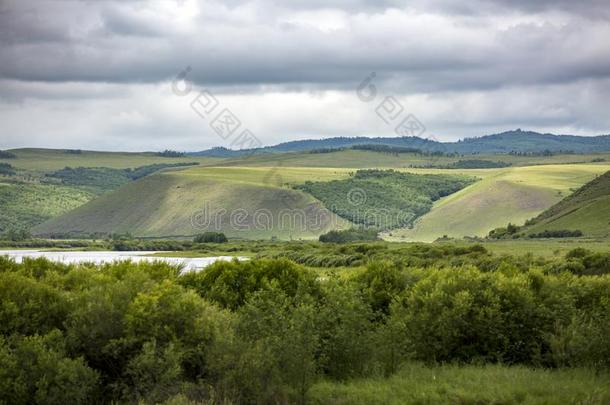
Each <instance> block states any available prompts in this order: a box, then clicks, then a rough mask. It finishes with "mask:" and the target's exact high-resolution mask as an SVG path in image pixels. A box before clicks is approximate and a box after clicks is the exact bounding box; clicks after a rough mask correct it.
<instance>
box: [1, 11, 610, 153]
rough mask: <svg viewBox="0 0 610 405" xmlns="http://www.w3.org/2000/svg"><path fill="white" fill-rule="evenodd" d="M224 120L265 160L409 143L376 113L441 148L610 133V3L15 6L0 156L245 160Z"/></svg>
mask: <svg viewBox="0 0 610 405" xmlns="http://www.w3.org/2000/svg"><path fill="white" fill-rule="evenodd" d="M187 67H189V70H188V72H187V74H186V75H185V77H186V80H185V81H176V80H177V79H176V78H177V76H178V75H179V74H180V72H184V71H185V69H186V68H187ZM373 72H374V77H373V78H372V81H371V82H370V83H368V82H367V83H364V84H363V81H364V80H365V79H366V78H367V77H371V76H370V75H371V73H373ZM172 84H173V85H174V87H175V88H176V89H177V90H176V91H174V90H173V88H174V87H172ZM359 86H360V88H361V90H360V91H357V90H358V88H359ZM370 86H372V88H374V92H373V93H371V87H370ZM189 90H190V91H189ZM202 91H203V92H204V93H203V94H204V95H205V97H204V99H205V100H208V101H209V103H208V104H205V105H204V103H201V100H202V99H201V97H200V98H199V99H197V100H199V102H200V103H199V104H198V105H199V107H200V109H199V112H200V114H198V113H197V112H195V111H194V110H193V108H192V107H191V102H192V101H193V100H194V99H195V98H196V97H198V95H200V94H201V93H200V92H202ZM367 92H368V93H367ZM210 94H211V95H212V97H213V98H210V97H209V96H208V95H210ZM386 97H394V99H393V100H396V101H397V102H398V103H400V106H401V107H398V106H397V105H396V104H393V105H392V106H393V107H392V108H394V110H393V111H390V110H392V108H390V104H387V99H386ZM384 100H386V104H382V107H381V110H380V109H379V108H378V106H379V105H380V103H383V102H384ZM196 105H197V104H196ZM202 106H205V107H206V108H209V109H212V107H215V109H212V111H211V112H210V113H209V114H208V113H207V111H206V112H205V113H204V114H201V112H202V108H203V107H202ZM225 108H226V109H228V110H230V111H231V112H232V113H233V115H234V117H235V119H237V120H239V122H240V127H239V128H235V127H233V129H234V130H235V133H234V134H233V135H231V136H237V134H238V133H240V132H241V131H243V130H246V129H247V130H249V131H251V133H252V134H254V136H256V138H258V139H259V140H260V142H261V143H262V144H265V145H270V144H275V143H279V142H284V141H288V140H295V139H305V138H323V137H328V136H339V135H342V136H356V135H370V136H397V135H396V133H395V127H396V125H395V124H396V122H395V121H390V122H385V121H384V120H383V119H382V118H380V117H379V116H378V115H377V114H376V109H377V110H378V111H381V112H382V115H383V112H385V113H386V114H389V115H391V116H392V119H393V118H394V117H398V119H400V117H402V116H405V115H408V114H412V115H413V116H414V117H416V118H417V119H418V120H419V121H420V122H421V123H422V124H423V125H424V126H425V129H426V131H425V132H424V133H423V134H422V137H430V138H435V139H439V140H454V139H458V138H462V137H466V136H480V135H484V134H489V133H495V132H501V131H504V130H509V129H514V128H518V127H520V128H523V129H532V130H537V131H541V132H553V133H564V134H582V135H594V134H607V133H610V2H609V1H607V0H580V1H572V0H558V1H552V0H516V1H511V0H487V1H483V0H479V1H477V0H473V1H468V2H465V1H450V0H415V1H401V0H380V1H373V0H370V1H369V0H352V1H349V0H291V1H279V0H275V1H274V0H254V1H241V0H225V1H220V2H215V1H207V0H199V1H196V0H176V1H151V2H143V1H83V0H80V1H34V0H31V1H28V0H13V1H11V0H8V1H7V0H0V123H1V124H0V148H14V147H26V146H27V147H33V146H38V147H56V148H81V149H103V150H134V151H135V150H161V149H165V148H169V149H176V150H202V149H206V148H209V147H212V146H226V147H229V146H231V143H232V138H231V136H228V135H227V134H226V133H221V134H220V135H222V136H220V135H219V134H218V133H216V132H215V131H214V130H212V128H211V127H210V123H211V122H212V121H213V120H214V119H215V118H216V115H218V114H221V115H222V112H223V111H224V109H225ZM394 112H395V113H396V114H394ZM398 112H400V116H399V114H398ZM217 113H218V114H217ZM386 118H387V115H386ZM386 121H387V120H386ZM221 132H222V131H221ZM223 136H226V139H224V138H223Z"/></svg>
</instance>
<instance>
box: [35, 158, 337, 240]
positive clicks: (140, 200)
mask: <svg viewBox="0 0 610 405" xmlns="http://www.w3.org/2000/svg"><path fill="white" fill-rule="evenodd" d="M347 173H348V171H347V170H343V171H340V170H336V169H302V168H295V169H286V168H285V169H282V170H281V171H278V172H273V171H270V170H269V169H265V168H260V169H255V170H252V169H243V168H227V169H219V168H202V167H194V168H190V169H186V170H179V171H178V170H176V171H171V172H164V173H159V174H156V175H153V176H149V177H146V178H144V179H142V180H139V181H136V182H133V183H130V184H128V185H126V186H124V187H123V188H121V189H119V190H118V191H116V192H114V193H111V194H109V195H105V196H102V197H100V198H99V199H96V200H94V201H92V202H90V203H89V204H87V205H85V206H82V207H80V208H78V209H76V210H74V211H72V212H70V213H68V214H66V215H64V216H62V217H59V218H56V219H53V220H51V221H49V222H47V223H45V224H43V225H41V226H39V227H36V228H35V229H34V232H35V233H38V234H48V233H53V232H59V233H80V234H90V233H94V232H102V233H109V232H116V233H126V232H129V233H131V234H133V235H136V236H191V235H193V234H196V233H200V232H203V231H206V230H219V231H222V232H225V233H226V234H227V235H228V236H234V237H242V238H253V239H258V238H264V239H269V238H272V237H277V238H281V239H298V238H315V237H317V235H319V234H320V233H323V232H326V231H327V230H329V229H331V228H335V227H338V228H343V227H346V226H347V222H346V221H344V220H342V219H341V218H339V217H337V216H336V215H334V214H332V213H331V212H330V211H328V210H326V209H325V208H324V207H322V206H321V204H320V203H319V202H317V201H315V200H314V199H313V197H311V196H309V195H307V194H305V193H303V192H300V191H296V190H292V189H290V188H287V187H282V184H284V183H285V182H291V181H297V180H298V179H302V178H312V179H330V178H342V177H345V176H347ZM316 221H317V222H316Z"/></svg>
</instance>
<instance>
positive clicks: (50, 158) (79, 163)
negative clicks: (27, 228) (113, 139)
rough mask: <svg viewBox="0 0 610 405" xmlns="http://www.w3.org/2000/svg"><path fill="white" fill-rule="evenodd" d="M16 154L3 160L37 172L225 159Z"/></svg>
mask: <svg viewBox="0 0 610 405" xmlns="http://www.w3.org/2000/svg"><path fill="white" fill-rule="evenodd" d="M10 153H12V154H14V155H15V157H14V158H10V159H3V158H1V157H0V162H5V163H10V164H11V165H12V166H13V167H16V168H18V169H24V170H33V171H37V172H50V171H55V170H61V169H63V168H64V167H66V166H68V167H107V168H113V169H126V168H130V167H131V168H134V167H139V166H146V165H151V164H155V163H189V162H197V163H199V164H213V163H218V162H220V161H222V159H220V158H214V157H179V158H167V157H162V156H158V155H157V154H155V153H152V152H143V153H132V152H96V151H79V152H78V153H75V152H72V151H68V150H65V149H35V148H24V149H12V150H10Z"/></svg>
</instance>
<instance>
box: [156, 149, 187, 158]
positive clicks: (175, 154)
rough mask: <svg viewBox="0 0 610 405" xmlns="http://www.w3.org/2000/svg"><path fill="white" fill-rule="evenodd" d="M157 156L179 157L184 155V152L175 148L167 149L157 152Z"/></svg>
mask: <svg viewBox="0 0 610 405" xmlns="http://www.w3.org/2000/svg"><path fill="white" fill-rule="evenodd" d="M157 156H161V157H168V158H179V157H184V156H185V153H184V152H176V151H175V150H170V149H165V150H164V151H163V152H157Z"/></svg>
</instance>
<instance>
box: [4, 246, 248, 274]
mask: <svg viewBox="0 0 610 405" xmlns="http://www.w3.org/2000/svg"><path fill="white" fill-rule="evenodd" d="M155 253H160V252H44V251H40V250H0V256H8V257H10V258H12V259H14V260H15V261H16V262H17V263H21V262H22V261H23V258H24V257H31V258H38V257H45V258H47V259H49V260H51V261H54V262H59V263H66V264H72V263H95V264H103V263H112V262H116V261H126V260H131V261H132V262H135V263H139V262H154V261H163V262H166V263H170V264H179V265H182V266H183V271H198V270H201V269H203V268H204V267H206V266H208V265H210V264H212V263H214V262H215V261H217V260H232V259H233V257H231V256H216V257H196V258H183V257H159V256H154V257H152V256H149V255H152V254H155ZM161 253H162V252H161ZM238 259H240V260H243V258H238Z"/></svg>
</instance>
